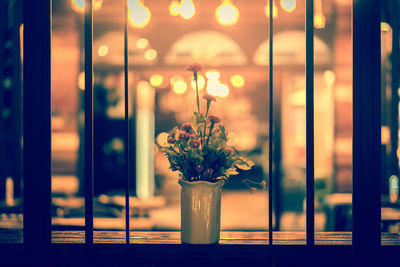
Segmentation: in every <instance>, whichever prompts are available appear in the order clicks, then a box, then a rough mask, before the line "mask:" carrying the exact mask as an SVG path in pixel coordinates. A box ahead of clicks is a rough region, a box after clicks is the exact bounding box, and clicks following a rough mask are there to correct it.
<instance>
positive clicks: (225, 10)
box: [215, 0, 239, 26]
mask: <svg viewBox="0 0 400 267" xmlns="http://www.w3.org/2000/svg"><path fill="white" fill-rule="evenodd" d="M215 17H216V18H217V21H218V23H219V24H221V25H224V26H231V25H234V24H236V22H237V21H238V19H239V10H238V9H237V7H236V6H234V5H233V4H232V3H231V2H230V1H229V0H224V1H223V2H222V4H221V5H220V6H218V7H217V9H216V10H215Z"/></svg>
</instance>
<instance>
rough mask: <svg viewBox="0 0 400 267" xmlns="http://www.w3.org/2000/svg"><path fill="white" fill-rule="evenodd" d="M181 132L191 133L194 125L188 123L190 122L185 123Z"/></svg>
mask: <svg viewBox="0 0 400 267" xmlns="http://www.w3.org/2000/svg"><path fill="white" fill-rule="evenodd" d="M181 130H182V131H185V132H187V133H188V132H190V130H192V125H191V124H190V123H188V122H187V123H184V124H182V126H181Z"/></svg>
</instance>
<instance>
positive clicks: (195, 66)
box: [186, 63, 203, 72]
mask: <svg viewBox="0 0 400 267" xmlns="http://www.w3.org/2000/svg"><path fill="white" fill-rule="evenodd" d="M186 70H187V71H193V72H198V71H202V70H203V66H202V65H201V64H199V63H192V64H190V65H189V66H188V67H187V68H186Z"/></svg>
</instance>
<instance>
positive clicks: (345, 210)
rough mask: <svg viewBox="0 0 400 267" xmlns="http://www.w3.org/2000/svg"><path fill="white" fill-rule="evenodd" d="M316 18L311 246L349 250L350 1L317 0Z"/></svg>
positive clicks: (350, 161)
mask: <svg viewBox="0 0 400 267" xmlns="http://www.w3.org/2000/svg"><path fill="white" fill-rule="evenodd" d="M314 13H315V14H314V37H315V39H314V40H315V41H314V62H315V67H314V101H315V104H314V116H315V123H314V127H315V131H314V134H315V137H314V142H315V217H314V218H315V231H316V240H315V243H316V244H338V245H339V244H340V245H351V244H352V237H351V236H352V235H351V233H352V224H353V221H352V191H353V189H352V120H353V119H352V102H353V101H352V83H353V81H352V58H353V57H352V1H350V0H349V1H321V0H315V1H314ZM324 50H326V51H327V53H324V52H323V51H324ZM332 232H340V236H337V237H331V236H330V235H331V234H332ZM326 235H329V236H327V237H326V238H322V237H323V236H326Z"/></svg>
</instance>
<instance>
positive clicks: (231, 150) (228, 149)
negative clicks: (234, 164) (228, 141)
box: [224, 146, 236, 155]
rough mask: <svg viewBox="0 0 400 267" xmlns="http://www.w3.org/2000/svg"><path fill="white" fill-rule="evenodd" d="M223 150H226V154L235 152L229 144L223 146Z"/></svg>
mask: <svg viewBox="0 0 400 267" xmlns="http://www.w3.org/2000/svg"><path fill="white" fill-rule="evenodd" d="M224 151H225V152H227V153H228V155H235V153H236V152H235V150H233V148H231V147H229V146H227V147H225V149H224Z"/></svg>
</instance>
